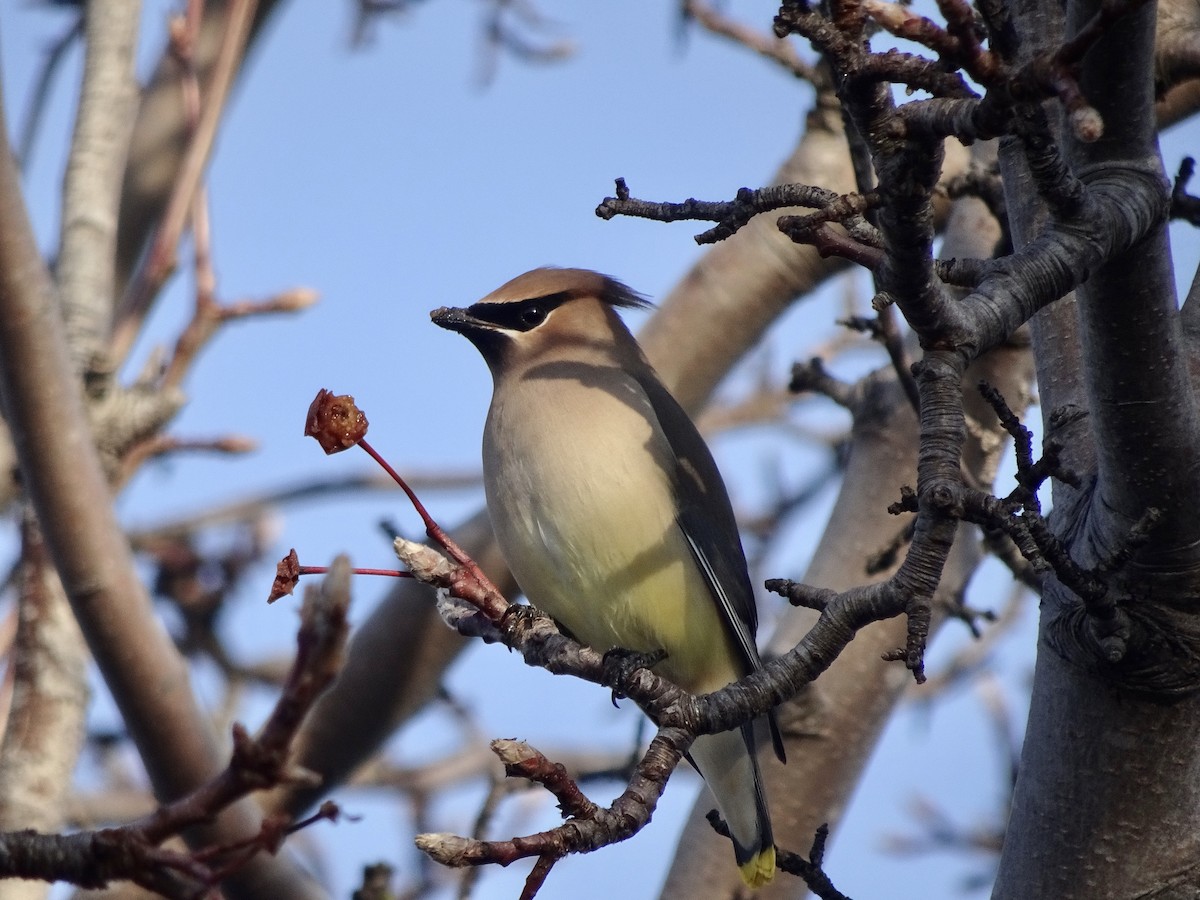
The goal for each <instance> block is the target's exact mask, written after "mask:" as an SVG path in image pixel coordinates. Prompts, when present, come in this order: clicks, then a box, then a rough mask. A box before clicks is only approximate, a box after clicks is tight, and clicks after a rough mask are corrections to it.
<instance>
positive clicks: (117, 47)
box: [56, 0, 141, 372]
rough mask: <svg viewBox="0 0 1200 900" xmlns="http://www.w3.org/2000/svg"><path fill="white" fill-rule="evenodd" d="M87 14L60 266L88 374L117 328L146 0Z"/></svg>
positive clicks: (69, 326) (74, 350)
mask: <svg viewBox="0 0 1200 900" xmlns="http://www.w3.org/2000/svg"><path fill="white" fill-rule="evenodd" d="M83 16H84V37H85V47H86V53H85V55H84V64H83V84H82V87H81V90H80V93H79V108H78V111H77V112H76V115H75V133H74V135H73V137H72V139H71V152H70V156H69V157H68V159H67V172H66V176H65V178H64V179H63V206H62V240H61V244H60V248H59V254H58V264H57V266H56V275H57V278H58V289H59V299H60V301H61V302H62V309H63V318H64V320H65V322H66V330H67V344H68V346H69V347H70V350H71V357H72V359H73V361H74V363H75V368H76V370H77V371H80V372H83V371H86V370H87V369H89V368H90V367H92V366H93V365H95V364H96V363H97V362H98V361H99V357H100V354H101V352H102V350H103V347H104V343H105V341H106V340H107V339H108V334H109V330H110V329H111V327H112V311H113V303H114V300H113V255H114V253H115V250H116V243H117V208H118V204H119V197H120V189H121V171H122V169H123V167H124V165H125V157H126V154H127V151H128V148H129V135H130V131H131V128H132V126H133V112H134V101H135V99H136V97H137V85H136V83H135V82H134V77H133V62H134V50H135V48H136V45H137V34H138V22H139V19H140V16H141V2H140V0H103V2H95V0H94V2H90V3H88V4H87V5H86V6H85V7H84V13H83Z"/></svg>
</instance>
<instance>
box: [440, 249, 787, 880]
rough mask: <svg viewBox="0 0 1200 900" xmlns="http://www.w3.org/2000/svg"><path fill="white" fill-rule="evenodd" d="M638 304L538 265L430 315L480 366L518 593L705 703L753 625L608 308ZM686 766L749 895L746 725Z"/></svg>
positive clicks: (758, 860)
mask: <svg viewBox="0 0 1200 900" xmlns="http://www.w3.org/2000/svg"><path fill="white" fill-rule="evenodd" d="M646 305H648V304H647V303H646V301H645V300H643V299H642V298H641V297H640V296H639V295H638V294H636V293H634V292H633V291H632V290H630V289H629V288H627V287H626V286H625V285H623V284H621V283H620V282H618V281H615V280H614V279H612V278H608V277H606V276H604V275H600V274H598V273H596V272H589V271H587V270H584V269H553V268H545V269H534V270H533V271H532V272H527V273H525V274H524V275H521V276H520V277H518V278H514V279H513V280H512V281H510V282H508V283H507V284H505V285H504V286H503V287H501V288H499V289H497V290H495V291H493V292H492V293H491V294H488V295H487V296H486V297H484V298H483V299H482V300H480V301H479V302H478V303H476V304H474V305H473V306H469V307H467V308H466V309H448V308H442V309H438V310H435V311H434V312H433V313H431V316H432V318H433V321H434V322H436V323H437V324H438V325H440V326H441V327H443V328H448V329H450V330H451V331H457V332H459V333H461V334H463V335H464V336H465V337H467V338H468V339H469V340H470V341H471V343H473V344H474V345H475V347H476V348H477V349H478V350H479V352H480V353H481V354H482V355H483V358H484V359H485V360H486V361H487V364H488V368H489V369H491V373H492V380H493V393H492V404H491V409H490V410H489V412H488V417H487V425H486V426H485V428H484V433H483V477H484V486H485V489H486V492H487V505H488V512H489V514H490V516H491V520H492V527H493V529H494V530H495V533H496V539H497V541H498V542H499V545H500V550H501V551H502V552H503V554H504V558H505V560H506V561H507V562H508V565H509V568H510V569H511V570H512V574H513V576H514V577H515V578H516V580H517V583H518V584H519V585H520V586H521V590H522V591H523V592H524V594H525V596H526V598H527V599H528V600H529V602H530V603H531V604H533V606H535V607H537V608H538V609H541V610H543V611H544V612H546V613H548V614H549V615H550V616H552V617H553V618H554V619H555V621H557V622H558V623H559V624H560V625H562V626H563V628H565V629H566V630H567V631H568V632H570V634H571V635H572V636H574V637H575V638H576V639H578V640H580V641H582V642H583V643H585V644H588V645H590V646H591V647H593V648H595V649H597V650H600V651H602V652H603V651H608V650H610V649H612V648H614V647H620V648H624V649H626V650H632V651H635V652H638V653H647V654H649V653H655V652H658V651H663V652H665V653H666V656H665V658H664V659H663V660H662V661H661V662H659V663H658V664H657V665H656V666H655V667H654V668H655V671H657V672H658V673H660V674H661V675H663V676H664V677H666V678H668V679H670V680H671V681H672V682H674V683H675V684H677V685H679V686H680V687H682V688H683V689H685V690H687V691H690V692H692V693H695V694H702V693H709V692H711V691H715V690H717V689H718V688H722V687H724V686H725V685H727V684H729V683H730V682H732V681H736V680H737V679H738V678H741V677H742V676H743V675H746V674H748V673H749V672H751V671H753V670H755V669H757V668H759V667H760V666H761V665H762V663H761V661H760V660H759V657H758V650H757V648H756V647H755V644H754V633H755V630H756V629H757V627H758V614H757V611H756V609H755V603H754V592H753V589H752V588H751V586H750V578H749V575H748V574H747V572H746V559H745V556H744V555H743V552H742V545H741V540H740V539H739V537H738V531H737V526H736V524H735V522H734V518H733V510H732V508H731V506H730V503H729V497H728V495H727V494H726V491H725V485H724V482H722V480H721V475H720V473H719V472H718V471H717V467H716V464H715V463H714V462H713V458H712V455H711V454H710V453H709V451H708V447H707V446H705V443H704V440H703V439H702V438H701V437H700V434H699V433H698V432H697V431H696V427H695V425H693V424H692V421H691V419H690V418H688V415H687V413H685V412H684V411H683V409H682V408H681V407H680V406H679V404H678V403H677V402H676V401H675V399H674V398H673V397H672V396H671V395H670V394H669V393H668V392H667V389H666V388H664V387H663V385H662V383H661V382H660V381H659V380H658V376H657V375H655V373H654V370H653V369H651V368H650V364H649V363H648V362H647V361H646V358H645V357H644V356H643V355H642V351H641V348H639V347H638V345H637V342H636V341H634V339H633V336H632V335H631V334H630V333H629V330H628V329H627V328H626V327H625V324H624V323H623V322H622V321H621V318H620V317H619V316H618V315H617V309H619V308H622V307H624V308H639V307H644V306H646ZM769 719H770V724H771V733H772V738H773V741H774V744H775V750H776V753H777V754H778V755H779V757H780V759H781V760H782V759H783V749H782V742H781V741H780V738H779V732H778V729H777V728H776V726H775V722H774V719H773V717H769ZM689 755H690V757H691V760H692V762H693V764H694V765H695V766H696V768H697V769H698V770H699V771H700V774H701V775H702V776H703V778H704V780H705V781H706V782H707V783H708V786H709V787H710V788H711V789H712V792H713V795H714V796H715V797H716V800H717V803H718V805H719V806H720V808H721V814H722V815H723V817H724V818H725V821H726V822H727V823H728V824H729V830H730V832H731V834H732V835H733V846H734V852H735V856H736V859H737V864H738V866H739V868H740V869H741V873H742V878H743V879H744V880H745V882H746V883H747V884H748V885H750V886H752V887H758V886H760V885H762V884H765V883H766V882H768V881H769V880H770V879H771V878H772V876H773V875H774V874H775V846H774V843H773V839H772V835H771V821H770V818H769V817H768V814H767V801H766V797H765V796H764V794H763V785H762V776H761V775H760V773H759V767H758V762H757V760H756V758H755V736H754V729H753V726H752V725H750V724H747V725H744V726H742V728H740V729H739V730H737V731H729V732H725V733H723V734H713V735H702V736H701V737H699V738H697V739H696V741H695V742H694V743H693V744H692V747H691V752H690V754H689Z"/></svg>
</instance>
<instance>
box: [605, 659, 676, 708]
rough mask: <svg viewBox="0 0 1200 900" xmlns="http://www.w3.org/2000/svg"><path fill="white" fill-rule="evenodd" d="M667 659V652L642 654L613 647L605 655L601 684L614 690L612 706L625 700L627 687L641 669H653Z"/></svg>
mask: <svg viewBox="0 0 1200 900" xmlns="http://www.w3.org/2000/svg"><path fill="white" fill-rule="evenodd" d="M666 658H667V651H665V650H661V649H660V650H655V651H653V652H651V653H642V652H639V651H637V650H626V649H625V648H624V647H613V648H612V649H611V650H609V651H607V652H606V653H605V654H604V672H603V674H602V675H601V676H600V683H601V684H603V685H604V686H605V687H607V688H611V689H612V705H613V706H617V701H618V700H624V699H625V698H626V697H627V696H628V694H627V693H626V687H625V686H626V685H627V684H629V682H630V681H631V680H632V679H633V676H634V675H635V674H636V673H637V671H638V670H639V669H652V668H654V666H656V665H658V664H659V663H660V662H662V661H663V660H664V659H666Z"/></svg>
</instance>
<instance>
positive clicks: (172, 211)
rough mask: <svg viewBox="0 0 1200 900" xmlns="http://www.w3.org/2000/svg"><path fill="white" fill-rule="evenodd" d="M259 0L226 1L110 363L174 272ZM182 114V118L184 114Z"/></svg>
mask: <svg viewBox="0 0 1200 900" xmlns="http://www.w3.org/2000/svg"><path fill="white" fill-rule="evenodd" d="M257 4H258V0H229V16H228V20H227V22H226V25H225V31H224V34H223V36H222V39H221V45H220V49H219V51H218V53H217V57H216V62H215V64H214V66H213V74H212V79H211V81H210V82H209V83H208V86H207V91H206V92H205V96H204V102H203V105H202V108H201V111H200V118H199V120H198V121H197V122H196V127H195V130H194V131H193V133H192V135H191V139H190V141H189V143H188V148H187V152H186V153H185V154H184V157H183V161H182V163H181V165H180V168H179V172H178V174H177V176H176V179H175V183H174V185H173V187H172V190H171V194H170V199H169V200H168V202H167V206H166V209H165V210H164V212H163V215H162V221H161V222H159V223H158V226H157V228H156V230H155V234H154V240H153V241H152V243H151V245H150V247H149V248H148V250H147V251H146V258H145V259H144V260H143V262H142V265H141V267H140V268H139V269H138V271H137V273H136V275H135V276H134V278H133V281H132V282H131V283H130V284H129V287H128V288H127V289H126V291H125V296H124V297H123V298H122V299H121V303H120V306H119V307H118V308H117V314H116V319H115V321H114V323H113V336H112V344H111V347H110V354H111V359H112V362H113V363H114V364H119V363H120V362H121V361H123V360H124V359H125V356H126V354H128V353H129V349H130V348H131V347H132V346H133V341H134V338H136V337H137V335H138V332H140V331H141V328H142V321H143V319H144V318H145V317H146V314H147V312H149V309H150V304H151V303H152V302H153V300H154V297H155V295H156V294H157V293H158V291H159V289H160V288H161V287H162V284H163V282H164V281H165V280H166V278H167V276H168V275H170V274H171V272H172V271H173V270H174V268H175V254H176V250H177V247H178V244H179V238H180V237H181V236H182V234H183V229H184V226H185V225H186V223H187V217H188V212H189V210H190V209H191V206H192V202H193V200H194V198H195V196H196V190H197V188H198V187H199V186H200V179H201V177H202V176H203V174H204V169H205V167H206V166H207V164H208V157H209V153H210V152H211V151H212V147H213V142H214V140H215V139H216V136H217V126H218V124H219V123H220V121H221V114H222V113H223V112H224V110H225V100H226V98H227V97H228V96H229V89H230V88H231V87H232V86H233V79H234V77H235V76H236V75H237V71H238V68H239V66H240V65H241V61H242V55H243V52H244V50H245V47H246V42H247V40H248V38H249V35H250V26H251V23H252V22H253V21H254V11H255V8H256V6H257ZM185 115H186V114H185Z"/></svg>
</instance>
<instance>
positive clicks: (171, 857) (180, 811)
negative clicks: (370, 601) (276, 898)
mask: <svg viewBox="0 0 1200 900" xmlns="http://www.w3.org/2000/svg"><path fill="white" fill-rule="evenodd" d="M349 605H350V563H349V561H348V560H347V559H346V557H344V556H343V557H339V558H338V559H336V560H335V561H334V563H333V565H332V566H331V567H330V569H329V575H328V576H327V577H326V578H325V580H324V581H323V582H322V583H321V584H320V585H318V586H315V587H311V588H309V589H308V590H307V591H305V595H304V603H303V606H302V609H301V613H300V616H301V622H300V630H299V633H298V635H297V639H296V643H297V650H296V657H295V661H294V662H293V664H292V668H291V671H290V673H289V675H288V678H287V680H286V683H285V684H284V687H283V691H282V693H281V694H280V696H279V699H278V700H277V701H276V704H275V708H274V709H273V710H272V712H271V714H270V716H269V717H268V718H267V721H266V723H265V724H264V725H263V727H262V729H261V730H260V732H259V734H258V735H257V736H256V737H251V736H250V734H249V733H248V732H247V731H246V729H245V728H243V727H242V726H240V725H236V726H234V730H233V755H232V758H231V760H230V762H229V764H228V765H227V766H226V767H225V768H224V769H223V770H222V771H221V772H220V773H219V774H217V775H216V776H215V777H214V778H212V779H211V780H209V781H208V782H206V783H205V784H203V785H201V786H199V787H198V788H196V789H195V790H194V791H191V792H190V793H189V794H187V795H186V796H184V797H181V798H180V799H178V800H176V801H174V802H172V803H169V804H166V805H164V806H160V807H159V808H158V809H157V810H155V811H154V812H152V813H150V814H149V815H147V816H145V817H144V818H141V819H139V820H137V821H136V822H133V823H130V824H129V825H125V826H121V827H118V828H109V829H104V830H101V831H94V832H80V833H76V834H71V835H54V834H50V835H47V834H37V833H35V832H34V831H32V830H24V831H12V832H8V833H6V834H0V876H7V877H14V876H15V877H19V878H36V879H42V880H46V881H70V882H73V883H75V884H80V885H83V886H85V887H96V886H103V885H104V884H106V883H107V882H109V881H116V880H127V881H133V882H136V883H137V884H140V885H142V886H143V887H148V888H151V889H153V890H156V891H159V892H161V893H162V894H163V895H164V896H166V897H170V898H179V900H189V898H194V897H199V896H202V895H208V894H209V893H210V892H211V891H212V889H214V888H215V887H216V886H217V885H218V884H219V883H220V881H221V880H222V879H223V878H226V877H228V876H230V875H232V874H234V873H235V872H236V871H237V870H239V869H241V868H242V867H243V866H245V865H246V864H247V863H248V862H250V861H251V860H252V859H254V858H256V857H258V856H260V855H261V854H263V853H274V852H276V851H277V850H278V848H279V845H280V844H281V843H282V842H283V840H284V839H285V838H286V837H287V835H288V834H290V833H291V832H292V831H293V830H295V829H296V828H298V827H303V826H304V825H306V824H309V823H293V822H291V821H289V820H288V819H286V818H285V817H275V818H272V819H267V820H264V822H263V823H262V825H261V827H260V828H259V830H258V832H257V833H256V834H252V835H248V836H247V837H246V838H244V839H243V840H239V841H226V842H223V843H221V844H216V845H212V846H208V847H205V848H203V849H202V850H200V851H197V852H196V853H191V854H189V853H186V852H179V851H176V850H174V849H169V848H164V847H162V846H160V845H161V844H162V843H163V842H164V841H166V840H167V839H168V838H170V837H173V836H175V835H178V834H180V833H181V832H182V831H184V829H186V828H189V827H191V826H194V825H196V824H198V823H201V822H206V821H210V820H212V819H213V818H214V817H215V816H216V815H217V814H218V813H219V812H220V811H221V810H222V809H224V808H226V807H228V806H229V805H230V804H232V803H233V802H234V801H236V800H237V799H238V798H240V797H245V796H247V795H249V794H250V793H251V792H253V791H256V790H259V789H261V788H263V787H265V786H269V785H272V784H275V783H277V782H279V781H287V780H308V779H310V778H311V777H312V776H311V775H310V773H307V772H305V771H303V770H300V769H296V768H295V767H294V766H292V765H291V763H290V756H291V742H292V739H293V738H294V737H295V734H296V731H297V729H298V728H299V726H300V722H301V721H302V720H303V719H304V717H305V715H307V713H308V711H309V709H310V708H311V707H312V703H313V701H314V700H315V699H316V697H317V696H318V695H319V694H320V693H321V692H322V691H324V690H325V688H326V687H327V686H328V685H329V683H330V682H331V681H332V680H333V679H334V678H335V677H336V676H337V672H338V670H339V669H340V667H341V663H342V652H343V649H344V647H345V642H346V634H347V631H348V626H347V617H346V615H347V610H348V608H349ZM338 814H339V813H338V810H337V808H336V807H335V806H334V805H333V804H328V805H327V806H326V807H325V808H323V809H322V810H321V811H320V812H319V813H318V815H317V816H316V817H314V818H328V819H336V818H337V816H338ZM260 896H261V895H260Z"/></svg>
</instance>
